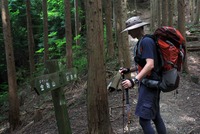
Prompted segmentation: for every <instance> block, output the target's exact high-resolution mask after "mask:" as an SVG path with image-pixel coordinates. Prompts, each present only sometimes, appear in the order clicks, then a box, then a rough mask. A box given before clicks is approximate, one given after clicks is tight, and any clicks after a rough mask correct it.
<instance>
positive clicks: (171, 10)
mask: <svg viewBox="0 0 200 134" xmlns="http://www.w3.org/2000/svg"><path fill="white" fill-rule="evenodd" d="M173 14H174V0H169V1H168V26H173Z"/></svg>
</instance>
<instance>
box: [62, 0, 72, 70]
mask: <svg viewBox="0 0 200 134" xmlns="http://www.w3.org/2000/svg"><path fill="white" fill-rule="evenodd" d="M64 5H65V38H66V59H67V68H72V66H73V65H72V63H73V61H72V60H73V59H72V29H71V12H70V1H69V0H64Z"/></svg>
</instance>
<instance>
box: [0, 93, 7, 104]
mask: <svg viewBox="0 0 200 134" xmlns="http://www.w3.org/2000/svg"><path fill="white" fill-rule="evenodd" d="M7 101H8V92H0V106H1V105H3V104H4V103H6V102H7Z"/></svg>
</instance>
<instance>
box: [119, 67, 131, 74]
mask: <svg viewBox="0 0 200 134" xmlns="http://www.w3.org/2000/svg"><path fill="white" fill-rule="evenodd" d="M119 73H120V74H122V75H123V74H127V73H130V68H124V67H121V68H120V69H119Z"/></svg>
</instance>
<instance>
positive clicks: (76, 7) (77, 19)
mask: <svg viewBox="0 0 200 134" xmlns="http://www.w3.org/2000/svg"><path fill="white" fill-rule="evenodd" d="M74 9H75V13H74V18H75V36H76V37H77V36H78V35H79V28H80V26H79V23H80V22H79V14H78V10H79V9H78V0H74ZM79 44H80V41H79V39H76V45H79Z"/></svg>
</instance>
